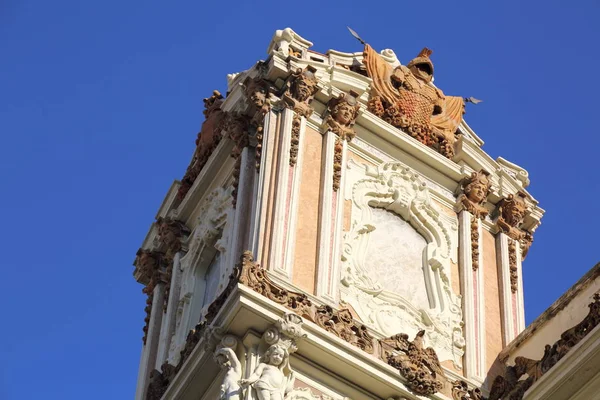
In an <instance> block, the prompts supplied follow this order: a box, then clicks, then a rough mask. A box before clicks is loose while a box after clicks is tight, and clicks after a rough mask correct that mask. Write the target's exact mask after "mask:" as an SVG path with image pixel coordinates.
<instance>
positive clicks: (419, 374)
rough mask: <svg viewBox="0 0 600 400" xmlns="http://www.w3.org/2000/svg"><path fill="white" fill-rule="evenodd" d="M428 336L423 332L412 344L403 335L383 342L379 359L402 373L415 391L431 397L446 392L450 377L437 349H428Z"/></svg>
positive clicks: (418, 334)
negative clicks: (426, 337)
mask: <svg viewBox="0 0 600 400" xmlns="http://www.w3.org/2000/svg"><path fill="white" fill-rule="evenodd" d="M424 335H425V331H419V332H418V333H417V335H416V336H415V338H414V339H413V340H412V341H410V340H408V335H406V334H403V333H401V334H398V335H395V336H392V337H391V338H388V339H382V340H380V341H379V342H380V344H381V353H380V355H379V356H380V358H381V359H382V360H383V361H385V362H387V363H388V364H389V365H391V366H392V367H394V368H396V369H397V370H399V371H400V374H402V376H404V378H406V380H407V381H408V382H407V386H408V387H409V388H410V389H411V390H412V391H413V392H415V393H417V394H420V395H423V396H428V395H432V394H434V393H436V392H439V391H440V390H442V388H443V387H444V383H445V381H446V380H447V378H446V375H445V374H444V371H443V369H442V366H441V365H440V361H439V360H438V358H437V354H436V353H435V350H433V349H432V348H431V347H428V348H424V345H423V336H424Z"/></svg>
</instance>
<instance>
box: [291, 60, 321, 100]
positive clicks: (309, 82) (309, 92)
mask: <svg viewBox="0 0 600 400" xmlns="http://www.w3.org/2000/svg"><path fill="white" fill-rule="evenodd" d="M316 71H317V70H316V69H315V68H314V67H311V66H310V65H309V66H308V67H306V68H305V69H304V70H302V69H300V68H298V70H296V72H295V73H294V74H293V76H292V79H291V81H290V91H291V95H292V97H293V98H294V99H296V100H298V101H300V102H306V101H307V100H309V99H310V98H311V97H312V96H313V95H314V94H315V93H316V92H317V90H318V87H317V83H318V81H317V77H316V76H315V72H316Z"/></svg>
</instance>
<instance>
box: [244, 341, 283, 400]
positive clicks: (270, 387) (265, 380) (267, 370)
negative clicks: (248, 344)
mask: <svg viewBox="0 0 600 400" xmlns="http://www.w3.org/2000/svg"><path fill="white" fill-rule="evenodd" d="M240 384H241V385H242V387H246V386H249V385H252V386H253V387H254V389H255V390H256V395H257V397H258V400H283V398H284V396H285V394H286V393H287V392H289V391H290V390H292V388H293V385H294V372H293V371H292V370H291V369H290V356H289V354H288V351H287V349H286V348H285V347H284V346H282V345H280V344H274V345H272V346H271V347H269V348H268V349H267V351H266V352H265V355H264V356H263V360H262V362H261V363H260V364H258V367H256V369H255V370H254V373H253V374H252V375H250V376H249V377H248V378H247V379H242V380H241V381H240Z"/></svg>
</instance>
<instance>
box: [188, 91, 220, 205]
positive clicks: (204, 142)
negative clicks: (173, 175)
mask: <svg viewBox="0 0 600 400" xmlns="http://www.w3.org/2000/svg"><path fill="white" fill-rule="evenodd" d="M223 101H224V100H223V96H222V95H221V93H219V91H218V90H215V91H213V94H212V96H211V97H208V98H206V99H204V108H205V109H204V117H205V120H204V122H203V123H202V128H201V129H200V133H198V137H197V138H196V150H195V151H194V155H193V156H192V161H191V162H190V165H189V166H188V168H187V170H186V172H185V175H184V176H183V178H182V179H181V186H180V187H179V190H178V192H177V197H178V198H179V199H180V200H181V199H183V198H184V197H185V195H186V194H187V192H188V191H189V190H190V188H191V187H192V185H193V184H194V181H195V180H196V178H197V177H198V174H200V171H201V170H202V168H203V167H204V165H205V164H206V162H207V161H208V158H209V157H210V155H211V154H212V152H213V150H214V149H215V148H216V147H217V145H218V144H219V142H220V141H221V133H220V130H221V123H222V120H223V117H224V115H225V114H224V112H223V111H222V110H221V105H222V104H223Z"/></svg>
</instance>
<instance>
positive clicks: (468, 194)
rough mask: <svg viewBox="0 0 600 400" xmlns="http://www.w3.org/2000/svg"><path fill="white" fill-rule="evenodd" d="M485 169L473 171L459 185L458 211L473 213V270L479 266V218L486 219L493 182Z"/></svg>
mask: <svg viewBox="0 0 600 400" xmlns="http://www.w3.org/2000/svg"><path fill="white" fill-rule="evenodd" d="M489 175H490V174H489V173H488V172H487V171H485V170H483V169H482V170H480V171H479V172H473V173H472V174H471V176H470V177H469V178H466V179H463V180H462V181H461V183H460V185H459V190H460V191H461V192H462V193H461V194H460V195H459V196H458V198H457V211H458V212H460V211H462V210H466V211H468V212H469V213H471V215H472V217H471V258H472V263H471V265H472V267H473V271H477V269H478V268H479V222H478V220H479V219H485V218H486V217H487V215H488V210H487V208H485V203H486V200H487V196H488V195H489V194H490V192H491V187H492V183H491V181H490V179H489Z"/></svg>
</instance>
